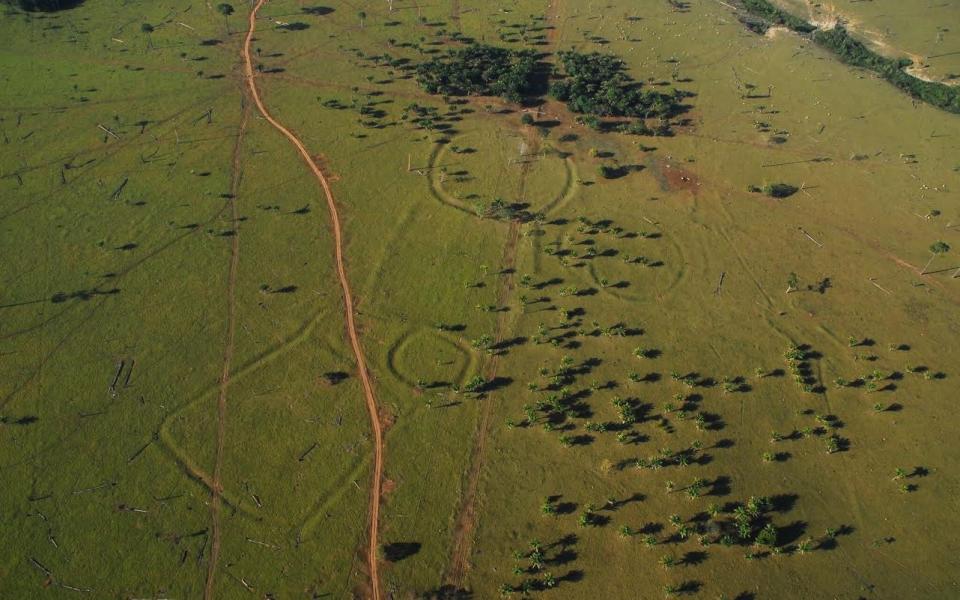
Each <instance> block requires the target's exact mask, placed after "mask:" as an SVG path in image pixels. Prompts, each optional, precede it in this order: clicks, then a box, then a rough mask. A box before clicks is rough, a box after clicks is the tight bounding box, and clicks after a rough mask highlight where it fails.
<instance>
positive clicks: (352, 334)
mask: <svg viewBox="0 0 960 600" xmlns="http://www.w3.org/2000/svg"><path fill="white" fill-rule="evenodd" d="M266 3H267V0H257V4H256V5H255V6H254V7H253V10H251V11H250V15H249V27H248V29H247V35H246V38H245V39H244V43H243V62H244V65H243V67H244V75H245V78H246V81H247V87H248V90H249V92H250V97H251V99H252V100H253V102H254V104H256V106H257V109H258V110H259V111H260V114H261V115H263V118H264V119H265V120H266V121H267V122H268V123H269V124H270V125H271V126H273V128H274V129H276V130H277V131H279V132H280V133H281V134H283V136H284V137H286V138H287V139H288V140H289V141H290V143H291V144H293V145H294V147H295V148H296V149H297V151H298V152H299V153H300V156H301V157H302V158H303V160H304V162H305V163H306V164H307V166H308V167H309V168H310V170H311V172H312V173H313V175H314V176H315V177H316V179H317V181H318V182H319V183H320V186H321V187H322V188H323V193H324V195H325V196H326V200H327V208H328V209H329V212H330V220H331V225H332V227H333V237H334V253H335V260H336V265H337V278H338V279H339V283H340V287H341V289H342V291H343V302H344V313H345V317H346V326H347V336H348V337H349V339H350V346H351V348H352V350H353V354H354V357H355V359H356V361H357V371H358V373H359V376H360V381H361V383H362V384H363V392H364V397H365V399H366V404H367V410H368V412H369V416H370V428H371V430H372V432H373V441H374V445H373V477H372V479H373V480H372V482H371V487H370V534H369V546H368V548H367V562H368V567H369V571H370V587H371V596H372V597H373V599H374V600H379V599H380V576H379V572H378V564H377V530H378V526H379V520H380V496H381V493H380V490H381V485H382V480H383V431H382V427H381V424H380V418H379V414H378V412H379V411H378V409H377V400H376V396H375V395H374V393H373V383H372V381H371V379H370V375H369V373H368V372H367V364H366V359H365V358H364V356H363V348H362V347H361V345H360V337H359V335H358V334H357V326H356V323H355V321H354V308H353V305H354V302H353V295H352V294H351V292H350V284H349V281H348V280H347V270H346V266H345V264H344V258H343V234H342V230H341V227H340V213H339V211H338V210H337V203H336V200H335V199H334V196H333V191H332V190H331V188H330V183H329V182H328V180H327V177H326V176H325V175H324V173H323V171H322V170H321V169H320V166H319V165H318V164H317V162H316V160H314V158H313V156H311V154H310V152H309V151H308V150H307V148H306V146H304V144H303V142H302V141H300V138H298V137H297V136H296V134H294V133H293V132H291V131H290V130H289V129H287V128H286V127H284V126H283V124H281V123H280V122H279V121H277V119H275V118H274V117H273V115H272V114H271V113H270V111H269V110H267V107H266V106H265V105H264V103H263V100H262V99H261V97H260V90H259V89H258V88H257V82H256V75H255V73H254V67H253V59H252V57H251V55H250V46H251V43H252V41H253V36H254V34H255V32H256V27H257V22H256V21H257V13H258V12H259V11H260V9H261V8H263V6H264V5H265V4H266Z"/></svg>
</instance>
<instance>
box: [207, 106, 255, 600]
mask: <svg viewBox="0 0 960 600" xmlns="http://www.w3.org/2000/svg"><path fill="white" fill-rule="evenodd" d="M249 120H250V106H249V105H248V104H246V103H244V107H243V116H242V117H241V118H240V128H239V130H238V131H237V141H236V144H235V145H234V147H233V162H232V165H231V169H232V174H231V177H230V217H231V222H232V224H233V225H232V226H233V228H234V231H233V235H232V236H231V237H230V267H229V271H228V273H227V334H226V343H225V344H224V348H223V364H222V368H221V372H220V385H219V389H218V391H217V447H216V453H215V455H214V463H213V475H212V476H211V478H210V559H209V561H208V562H207V580H206V583H205V584H204V588H203V597H204V598H206V599H210V598H213V589H214V581H215V578H216V573H217V564H218V563H219V562H220V510H221V508H222V507H223V480H222V476H221V471H222V467H223V447H224V440H225V439H226V434H227V388H229V387H230V371H231V369H232V367H233V351H234V347H235V345H234V341H235V339H236V332H237V273H238V271H239V268H240V231H239V226H240V225H239V224H240V213H239V209H238V208H237V193H238V192H239V191H240V180H241V178H242V173H243V171H242V169H241V164H240V152H241V150H242V148H243V135H244V133H245V132H246V129H247V123H248V122H249Z"/></svg>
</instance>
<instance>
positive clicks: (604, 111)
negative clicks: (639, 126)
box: [550, 52, 686, 119]
mask: <svg viewBox="0 0 960 600" xmlns="http://www.w3.org/2000/svg"><path fill="white" fill-rule="evenodd" d="M559 58H560V63H561V65H562V72H561V73H559V78H558V79H557V80H556V81H554V82H553V85H551V86H550V94H551V95H552V96H553V97H554V98H556V99H557V100H560V101H561V102H565V103H566V104H567V107H568V108H569V109H570V110H572V111H573V112H575V113H582V114H587V115H592V116H597V117H637V118H644V119H645V118H650V117H659V118H663V119H665V118H668V117H670V116H672V115H674V114H676V113H677V112H678V110H679V108H680V101H681V99H682V98H684V97H685V96H686V94H685V93H684V92H682V91H679V90H674V91H672V92H670V93H662V92H658V91H656V90H642V89H641V86H640V84H639V83H637V82H635V81H633V80H632V79H631V78H630V77H629V76H628V75H627V74H626V73H625V72H624V62H623V61H622V60H621V59H619V58H617V57H616V56H613V55H611V54H601V53H599V52H592V53H590V54H581V53H579V52H560V54H559Z"/></svg>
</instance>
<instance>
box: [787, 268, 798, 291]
mask: <svg viewBox="0 0 960 600" xmlns="http://www.w3.org/2000/svg"><path fill="white" fill-rule="evenodd" d="M799 285H800V278H799V277H797V274H796V273H790V274H789V275H788V276H787V293H788V294H789V293H790V292H795V291H797V287H798V286H799Z"/></svg>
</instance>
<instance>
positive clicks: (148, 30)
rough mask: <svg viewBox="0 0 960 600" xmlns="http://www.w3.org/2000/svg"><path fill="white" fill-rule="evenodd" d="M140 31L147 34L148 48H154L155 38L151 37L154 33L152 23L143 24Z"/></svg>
mask: <svg viewBox="0 0 960 600" xmlns="http://www.w3.org/2000/svg"><path fill="white" fill-rule="evenodd" d="M140 31H142V32H143V33H145V34H147V46H148V47H150V48H153V36H152V35H150V34H151V33H153V25H151V24H150V23H143V24H142V25H140Z"/></svg>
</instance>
